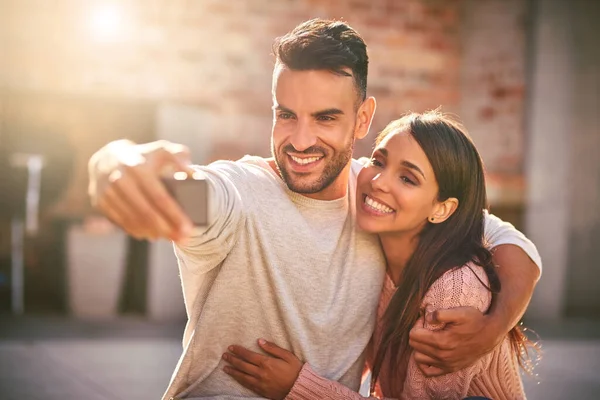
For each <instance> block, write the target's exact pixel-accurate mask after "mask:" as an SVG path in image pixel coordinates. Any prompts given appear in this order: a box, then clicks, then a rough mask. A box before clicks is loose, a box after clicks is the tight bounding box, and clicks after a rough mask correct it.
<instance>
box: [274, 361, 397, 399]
mask: <svg viewBox="0 0 600 400" xmlns="http://www.w3.org/2000/svg"><path fill="white" fill-rule="evenodd" d="M367 399H368V400H377V398H376V397H364V396H361V395H360V394H359V393H357V392H355V391H353V390H350V389H348V388H347V387H346V386H344V385H342V384H341V383H339V382H336V381H331V380H329V379H325V378H323V377H321V376H319V375H318V374H317V373H316V372H315V371H314V370H313V369H312V368H311V366H310V365H309V364H308V363H306V364H304V366H303V367H302V370H301V371H300V375H298V379H296V383H294V386H293V387H292V390H290V393H288V395H287V397H286V400H367ZM388 400H392V399H388Z"/></svg>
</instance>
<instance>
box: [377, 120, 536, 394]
mask: <svg viewBox="0 0 600 400" xmlns="http://www.w3.org/2000/svg"><path fill="white" fill-rule="evenodd" d="M396 132H408V133H410V134H411V135H412V136H413V138H414V139H415V140H416V141H417V142H418V143H419V145H420V146H421V148H422V149H423V151H424V152H425V154H426V155H427V158H428V159H429V162H430V163H431V166H432V167H433V171H434V174H435V177H436V181H437V183H438V186H439V192H438V200H439V201H444V200H446V199H448V198H451V197H454V198H456V199H458V202H459V206H458V208H457V209H456V211H455V212H454V213H453V214H452V215H451V216H450V217H449V218H448V219H447V220H446V221H444V222H442V223H438V224H433V223H427V225H426V226H425V227H424V228H423V230H422V231H421V232H420V234H419V242H418V244H417V246H416V249H415V251H414V253H413V255H412V256H411V258H410V259H409V261H408V263H407V265H406V266H405V268H404V270H403V271H402V274H401V276H400V284H399V286H398V288H397V290H396V292H395V294H394V295H393V297H392V299H391V300H390V303H389V306H388V308H387V310H386V312H385V314H384V317H383V331H382V338H381V343H380V345H379V348H378V350H377V353H376V355H375V360H374V363H373V367H372V378H371V391H372V392H373V391H374V389H375V386H376V384H377V380H378V378H379V376H380V374H381V370H382V368H383V365H384V360H385V359H389V362H386V365H389V368H390V370H389V371H387V373H388V376H390V377H394V378H393V379H400V381H399V382H404V380H405V378H406V368H407V366H408V359H409V356H410V354H411V349H410V347H409V345H408V337H409V332H410V330H411V329H412V327H413V326H414V324H415V323H416V321H417V320H418V319H419V317H420V316H421V303H422V301H423V298H424V297H425V294H426V293H427V290H428V289H429V288H430V286H431V285H432V284H433V283H434V282H435V281H436V280H437V279H438V278H440V277H441V276H442V275H443V274H444V273H445V272H447V271H449V270H451V269H453V268H457V267H462V266H463V265H465V264H466V263H468V262H473V263H475V264H476V265H479V266H481V267H483V268H484V270H485V272H486V274H487V276H488V279H489V287H488V289H489V290H491V292H492V293H498V292H499V291H500V280H499V279H498V275H497V274H496V271H495V270H494V266H493V264H492V255H491V253H490V251H489V250H488V249H487V248H486V247H485V243H484V239H483V230H484V213H483V210H484V209H486V208H487V197H486V189H485V177H484V168H483V162H482V160H481V157H480V156H479V153H478V152H477V149H476V148H475V145H474V144H473V142H472V141H471V139H470V138H469V136H468V135H467V134H466V132H465V131H464V129H463V128H462V127H461V126H460V125H459V124H458V123H456V122H454V121H453V120H452V119H450V118H448V117H446V116H444V115H442V114H441V113H439V112H438V111H429V112H427V113H424V114H416V113H411V114H408V115H405V116H403V117H402V118H400V119H398V120H396V121H393V122H391V123H390V124H389V125H388V126H387V127H386V128H385V129H384V130H383V131H382V132H381V133H380V134H379V135H378V137H377V139H376V141H375V143H376V146H377V145H379V144H380V143H381V141H382V140H383V139H384V138H385V137H386V136H387V135H389V134H390V133H396ZM482 284H483V283H482ZM510 338H511V340H512V345H513V350H514V351H515V352H516V353H517V357H518V358H519V363H520V364H521V366H522V367H524V368H525V369H528V368H531V362H530V361H529V358H528V355H527V349H526V346H525V345H526V344H528V343H529V342H528V339H527V337H526V336H525V335H524V333H523V332H522V331H521V330H520V329H519V327H515V328H513V329H512V330H511V331H510ZM394 395H400V394H399V393H395V394H394Z"/></svg>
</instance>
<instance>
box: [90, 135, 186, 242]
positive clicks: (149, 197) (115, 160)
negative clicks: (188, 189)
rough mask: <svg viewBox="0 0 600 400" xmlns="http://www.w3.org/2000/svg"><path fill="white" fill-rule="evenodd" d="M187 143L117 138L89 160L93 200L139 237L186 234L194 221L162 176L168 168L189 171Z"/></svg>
mask: <svg viewBox="0 0 600 400" xmlns="http://www.w3.org/2000/svg"><path fill="white" fill-rule="evenodd" d="M189 164H190V163H189V152H188V150H187V148H186V147H185V146H182V145H178V144H174V143H170V142H166V141H158V142H152V143H147V144H139V145H138V144H135V143H133V142H130V141H127V140H118V141H115V142H111V143H109V144H107V145H106V146H104V147H103V148H101V149H100V150H98V151H97V152H96V153H95V154H94V155H93V156H92V157H91V158H90V161H89V164H88V172H89V195H90V199H91V201H92V204H93V205H94V206H95V207H96V208H97V209H98V210H99V211H101V212H102V213H103V214H104V215H106V216H107V217H108V218H109V219H110V220H111V221H113V222H114V223H115V224H117V225H119V226H120V227H121V228H123V230H125V231H126V232H127V233H129V234H130V235H132V236H134V237H136V238H138V239H155V238H166V239H170V240H174V241H180V240H182V239H184V238H186V237H187V236H188V235H189V234H190V232H191V230H192V223H191V221H190V220H189V218H188V217H187V216H186V215H185V214H184V212H183V211H182V210H181V208H180V207H179V205H178V204H177V202H176V201H175V200H174V199H173V198H172V197H171V196H170V195H169V193H168V192H167V190H166V188H165V186H164V184H163V183H162V181H161V176H162V173H163V172H164V171H165V170H172V171H186V172H189Z"/></svg>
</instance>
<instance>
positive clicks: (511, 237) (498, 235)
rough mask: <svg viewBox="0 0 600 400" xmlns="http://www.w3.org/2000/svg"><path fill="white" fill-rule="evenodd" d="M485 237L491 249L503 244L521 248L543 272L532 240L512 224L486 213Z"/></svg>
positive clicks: (538, 254)
mask: <svg viewBox="0 0 600 400" xmlns="http://www.w3.org/2000/svg"><path fill="white" fill-rule="evenodd" d="M484 220H485V228H484V237H485V242H486V243H487V244H488V245H489V246H490V248H492V249H493V248H494V247H498V246H500V245H503V244H513V245H515V246H519V247H520V248H521V249H523V251H524V252H525V253H526V254H527V255H528V256H529V258H531V260H532V261H533V262H534V263H535V265H537V266H538V268H539V269H540V275H541V272H542V258H541V257H540V253H538V250H537V248H536V247H535V245H534V244H533V242H532V241H531V240H529V239H528V238H527V237H526V236H525V235H524V234H523V233H521V232H520V231H518V230H517V229H516V228H515V227H514V226H513V225H512V224H511V223H509V222H505V221H502V220H501V219H500V218H498V217H496V216H495V215H493V214H490V213H489V212H488V211H487V210H486V211H484Z"/></svg>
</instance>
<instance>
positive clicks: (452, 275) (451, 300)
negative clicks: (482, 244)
mask: <svg viewBox="0 0 600 400" xmlns="http://www.w3.org/2000/svg"><path fill="white" fill-rule="evenodd" d="M484 284H485V286H484ZM487 285H488V279H487V275H486V274H485V271H484V270H483V268H481V267H479V266H475V265H473V264H467V265H466V266H464V267H461V268H458V269H454V270H451V271H448V272H446V273H445V274H444V275H442V276H441V277H440V278H439V279H438V280H437V281H435V282H434V283H433V285H431V287H430V288H429V291H428V292H427V294H426V295H425V298H424V299H423V303H422V306H423V307H424V308H425V310H426V312H433V311H435V310H438V309H446V308H453V307H461V306H470V307H475V308H477V309H478V310H479V311H481V312H486V311H487V309H488V308H489V306H490V303H491V301H492V294H491V292H490V291H489V290H488V288H487ZM415 326H421V327H425V328H427V329H429V330H432V331H436V330H440V329H443V327H444V326H443V325H441V324H438V325H433V324H430V323H427V322H425V320H424V318H420V319H419V320H418V321H417V322H416V324H415ZM491 359H492V354H491V353H490V354H488V355H486V356H484V357H482V358H480V359H479V360H478V361H477V362H476V363H475V364H473V365H472V366H470V367H467V368H464V369H462V370H460V371H457V372H453V373H450V374H446V375H443V376H439V377H433V378H427V377H425V375H423V373H422V372H421V370H420V369H419V367H418V366H417V363H416V362H415V360H414V357H412V356H411V357H410V359H409V364H408V369H407V374H406V379H405V382H404V386H403V392H402V398H403V399H411V400H413V399H414V400H425V399H427V400H429V399H447V400H451V399H457V400H459V399H463V398H465V397H467V392H468V390H469V386H470V384H471V381H472V380H473V378H474V377H476V376H477V375H478V374H479V373H481V372H482V371H484V370H486V369H487V368H488V366H489V365H490V363H491Z"/></svg>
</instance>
